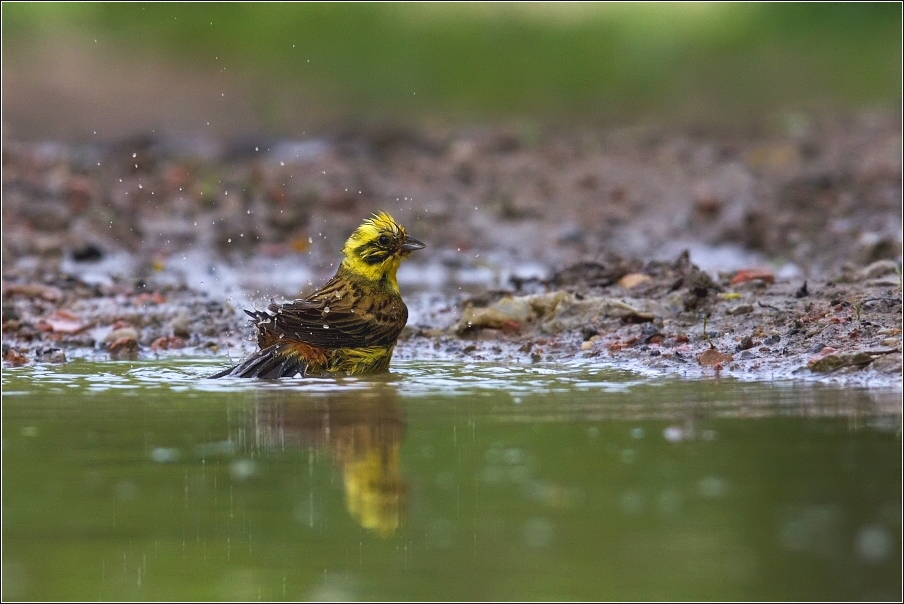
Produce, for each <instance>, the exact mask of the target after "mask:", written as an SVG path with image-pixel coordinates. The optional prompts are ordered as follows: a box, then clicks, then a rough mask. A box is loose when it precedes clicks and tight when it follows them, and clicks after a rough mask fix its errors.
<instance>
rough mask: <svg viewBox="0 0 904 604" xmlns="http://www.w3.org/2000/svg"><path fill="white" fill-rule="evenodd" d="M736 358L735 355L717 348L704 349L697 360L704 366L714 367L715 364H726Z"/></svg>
mask: <svg viewBox="0 0 904 604" xmlns="http://www.w3.org/2000/svg"><path fill="white" fill-rule="evenodd" d="M733 360H734V357H733V356H731V355H730V354H725V353H724V352H719V351H718V350H716V349H715V348H710V349H708V350H704V351H703V352H702V353H700V354H699V355H698V356H697V361H698V362H699V363H700V364H701V365H703V366H704V367H712V366H714V365H724V364H725V363H730V362H732V361H733Z"/></svg>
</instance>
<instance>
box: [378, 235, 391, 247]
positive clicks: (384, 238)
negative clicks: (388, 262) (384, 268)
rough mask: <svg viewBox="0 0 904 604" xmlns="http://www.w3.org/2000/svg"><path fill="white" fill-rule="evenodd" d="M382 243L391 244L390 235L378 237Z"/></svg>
mask: <svg viewBox="0 0 904 604" xmlns="http://www.w3.org/2000/svg"><path fill="white" fill-rule="evenodd" d="M377 241H378V242H379V244H380V245H389V235H380V238H379V239H377Z"/></svg>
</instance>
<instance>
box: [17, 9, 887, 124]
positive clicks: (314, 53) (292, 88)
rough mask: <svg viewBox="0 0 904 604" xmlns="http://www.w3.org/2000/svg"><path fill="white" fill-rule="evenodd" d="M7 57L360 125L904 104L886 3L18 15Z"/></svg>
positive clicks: (19, 11)
mask: <svg viewBox="0 0 904 604" xmlns="http://www.w3.org/2000/svg"><path fill="white" fill-rule="evenodd" d="M2 16H3V19H2V32H3V52H4V54H5V55H7V60H10V59H9V58H8V57H9V56H10V55H9V54H8V53H10V52H13V54H14V53H15V51H16V50H17V49H21V48H22V47H23V46H24V45H28V44H35V43H36V42H35V41H40V40H47V39H48V34H49V35H50V36H52V35H53V34H54V32H55V31H67V32H75V33H76V35H83V36H90V37H91V38H94V39H97V40H98V41H99V42H100V43H101V44H102V45H104V46H105V48H107V49H108V50H109V51H110V52H111V53H114V54H115V55H118V56H121V57H126V58H131V59H132V60H137V61H145V60H151V59H153V60H166V61H172V62H174V63H175V64H178V65H183V66H186V67H189V68H193V69H204V70H206V69H224V68H226V69H228V70H229V72H230V73H231V74H232V75H233V76H236V75H238V76H240V77H241V78H244V79H245V80H246V81H247V82H248V84H249V87H251V88H253V89H254V90H256V94H257V95H258V98H257V101H258V102H259V103H261V108H260V110H261V111H264V112H266V111H267V107H266V104H267V102H268V101H267V98H268V97H270V96H272V95H274V94H276V93H277V92H280V94H281V95H283V96H285V94H287V93H295V92H297V93H298V94H301V95H303V96H304V97H305V98H308V99H312V100H314V101H317V102H321V103H328V104H330V106H333V107H340V108H344V111H346V112H347V113H348V114H349V115H352V116H354V115H360V114H362V113H364V112H367V114H368V115H374V114H377V115H384V116H387V117H398V116H404V115H422V116H431V115H440V116H445V117H473V116H481V117H506V116H518V115H534V116H546V117H555V116H560V117H563V116H571V117H579V118H605V117H611V116H631V115H637V114H641V113H651V112H652V113H665V114H674V113H679V114H691V115H694V114H700V115H707V114H710V113H712V112H717V113H718V112H728V113H730V114H733V113H738V112H740V113H749V112H754V113H756V112H759V111H763V110H767V111H768V110H772V109H778V108H785V107H788V106H792V105H800V104H813V103H819V104H829V105H842V106H845V105H856V104H863V103H869V104H880V105H896V104H898V103H900V100H901V7H900V5H899V4H898V3H876V4H829V3H814V4H784V3H778V4H665V5H663V4H656V5H646V4H642V5H635V4H590V5H587V4H577V5H575V4H555V5H547V4H515V5H508V4H506V5H497V4H467V5H458V4H451V5H450V4H440V5H432V4H430V5H424V4H415V5H411V4H405V5H400V4H369V3H368V4H316V3H315V4H310V3H302V4H262V3H255V4H251V3H237V4H206V3H205V4H183V3H159V4H156V3H154V4H133V3H72V4H65V3H59V4H55V3H33V4H32V3H25V4H4V6H3V15H2Z"/></svg>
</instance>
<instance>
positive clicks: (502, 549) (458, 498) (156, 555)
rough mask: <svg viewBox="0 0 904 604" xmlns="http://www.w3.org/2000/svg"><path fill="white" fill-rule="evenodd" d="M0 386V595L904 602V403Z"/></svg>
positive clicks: (537, 371) (775, 389)
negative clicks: (0, 424)
mask: <svg viewBox="0 0 904 604" xmlns="http://www.w3.org/2000/svg"><path fill="white" fill-rule="evenodd" d="M222 366H225V363H223V362H218V363H213V362H211V361H210V360H208V359H200V360H199V359H182V360H177V361H165V362H159V361H158V362H141V363H97V364H95V363H88V362H78V361H76V362H72V363H69V364H66V365H54V366H51V365H39V366H32V367H27V368H21V369H4V370H3V374H2V383H3V597H4V598H5V599H24V600H35V599H50V600H73V599H86V600H87V599H101V600H128V599H169V600H207V599H212V600H220V599H228V600H239V599H264V600H299V599H302V600H304V599H318V600H323V599H340V600H350V599H353V600H386V599H401V600H419V599H425V600H431V599H433V600H436V599H439V600H515V599H519V600H520V599H526V600H547V599H557V600H619V599H631V600H694V599H709V600H716V599H718V600H722V599H725V600H760V599H765V600H823V599H844V600H850V599H890V600H898V599H900V598H901V511H902V509H901V403H900V400H901V399H900V391H899V390H896V391H876V390H861V389H853V388H847V389H839V388H832V387H827V386H825V385H819V384H807V383H801V382H778V383H770V384H762V383H744V382H737V381H731V380H722V381H678V380H671V381H669V380H663V379H661V378H656V379H653V378H647V377H644V376H642V375H639V374H633V373H627V372H623V371H614V370H611V369H606V368H603V367H600V366H597V365H588V364H572V365H564V366H562V365H548V366H544V365H510V366H504V367H500V366H498V365H492V364H454V363H446V362H430V363H426V362H411V361H409V362H402V363H398V364H394V366H393V373H392V374H391V375H388V376H381V377H375V378H367V379H351V378H347V379H341V380H283V381H280V382H273V383H261V382H256V381H254V382H252V381H247V380H204V379H201V378H203V377H204V376H206V375H210V374H211V373H213V372H214V371H216V370H217V369H219V368H221V367H222Z"/></svg>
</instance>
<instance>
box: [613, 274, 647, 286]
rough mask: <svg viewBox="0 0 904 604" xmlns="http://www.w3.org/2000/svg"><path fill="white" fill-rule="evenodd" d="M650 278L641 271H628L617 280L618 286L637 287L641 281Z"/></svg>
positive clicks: (643, 281) (644, 281)
mask: <svg viewBox="0 0 904 604" xmlns="http://www.w3.org/2000/svg"><path fill="white" fill-rule="evenodd" d="M650 278H651V277H650V276H649V275H644V274H643V273H628V274H627V275H625V276H624V277H622V278H621V279H619V280H618V286H619V287H623V288H625V289H631V288H632V287H637V286H638V285H640V284H641V283H646V282H647V281H649V280H650Z"/></svg>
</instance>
